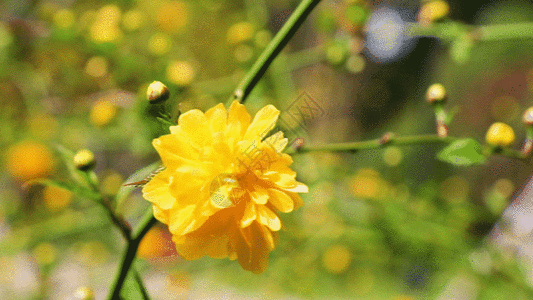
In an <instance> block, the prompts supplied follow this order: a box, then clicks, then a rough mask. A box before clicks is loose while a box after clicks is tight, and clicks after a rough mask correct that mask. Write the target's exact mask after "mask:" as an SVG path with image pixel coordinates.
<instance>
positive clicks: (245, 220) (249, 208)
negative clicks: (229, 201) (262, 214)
mask: <svg viewBox="0 0 533 300" xmlns="http://www.w3.org/2000/svg"><path fill="white" fill-rule="evenodd" d="M255 206H256V205H255V203H253V202H251V201H250V202H248V203H246V208H245V209H244V215H243V216H242V219H241V228H244V227H247V226H249V225H250V224H252V222H253V221H254V220H255V219H256V217H257V211H256V209H255Z"/></svg>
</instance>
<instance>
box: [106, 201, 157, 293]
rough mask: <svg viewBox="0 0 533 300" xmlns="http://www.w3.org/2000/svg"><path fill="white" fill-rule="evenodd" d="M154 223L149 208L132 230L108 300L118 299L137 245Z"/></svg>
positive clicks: (155, 221)
mask: <svg viewBox="0 0 533 300" xmlns="http://www.w3.org/2000/svg"><path fill="white" fill-rule="evenodd" d="M155 223H157V220H156V219H155V217H154V216H153V213H152V208H150V209H149V210H148V211H147V212H146V214H145V215H144V216H143V218H142V220H141V222H140V224H139V226H138V227H137V228H136V229H135V230H134V232H133V234H132V238H131V239H130V240H129V241H128V248H127V249H126V251H125V252H124V254H123V256H122V261H121V263H120V271H119V273H118V274H117V277H116V279H115V283H114V284H113V290H112V293H111V294H110V295H109V297H108V299H109V300H119V299H120V290H121V289H122V285H123V284H124V281H125V280H126V277H127V276H128V271H129V270H130V268H131V266H132V264H133V261H134V260H135V255H136V254H137V249H138V248H139V244H140V243H141V240H142V238H143V237H144V235H145V234H146V233H147V232H148V230H150V228H152V226H153V225H155Z"/></svg>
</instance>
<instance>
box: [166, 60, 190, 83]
mask: <svg viewBox="0 0 533 300" xmlns="http://www.w3.org/2000/svg"><path fill="white" fill-rule="evenodd" d="M194 75H195V70H194V68H193V66H192V65H191V64H190V63H189V62H187V61H172V62H171V63H170V64H169V65H168V67H167V79H168V80H170V81H171V82H173V83H174V84H177V85H181V86H186V85H188V84H190V83H191V82H192V80H193V79H194Z"/></svg>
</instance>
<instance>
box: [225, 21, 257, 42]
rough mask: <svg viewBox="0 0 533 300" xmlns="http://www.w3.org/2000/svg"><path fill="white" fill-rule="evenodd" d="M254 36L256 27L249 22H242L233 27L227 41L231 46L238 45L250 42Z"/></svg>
mask: <svg viewBox="0 0 533 300" xmlns="http://www.w3.org/2000/svg"><path fill="white" fill-rule="evenodd" d="M253 35H254V27H253V25H252V24H251V23H249V22H240V23H236V24H233V25H231V27H230V28H229V29H228V33H227V34H226V39H227V40H228V43H230V44H237V43H240V42H243V41H246V40H249V39H251V38H252V37H253Z"/></svg>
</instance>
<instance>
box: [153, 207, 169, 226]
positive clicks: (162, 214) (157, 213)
mask: <svg viewBox="0 0 533 300" xmlns="http://www.w3.org/2000/svg"><path fill="white" fill-rule="evenodd" d="M152 210H153V212H154V217H155V218H156V219H158V220H159V221H160V222H161V223H164V224H168V213H167V211H166V210H165V211H163V210H161V209H160V208H159V207H157V205H153V206H152Z"/></svg>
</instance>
